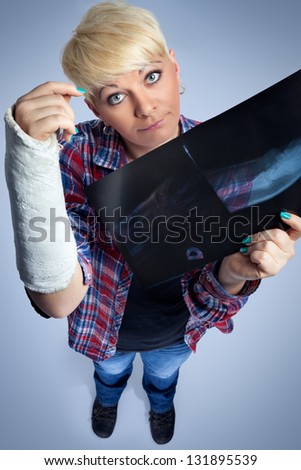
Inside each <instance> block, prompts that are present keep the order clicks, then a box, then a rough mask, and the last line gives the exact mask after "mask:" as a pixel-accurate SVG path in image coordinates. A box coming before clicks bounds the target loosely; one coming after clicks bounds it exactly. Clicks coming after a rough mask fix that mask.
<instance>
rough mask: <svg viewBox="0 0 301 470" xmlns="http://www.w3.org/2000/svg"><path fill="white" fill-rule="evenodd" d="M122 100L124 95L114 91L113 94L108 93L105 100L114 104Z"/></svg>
mask: <svg viewBox="0 0 301 470" xmlns="http://www.w3.org/2000/svg"><path fill="white" fill-rule="evenodd" d="M123 100H124V95H123V94H122V93H114V95H110V96H109V97H108V99H107V102H108V103H109V104H110V105H112V106H114V105H116V104H119V103H121V102H122V101H123Z"/></svg>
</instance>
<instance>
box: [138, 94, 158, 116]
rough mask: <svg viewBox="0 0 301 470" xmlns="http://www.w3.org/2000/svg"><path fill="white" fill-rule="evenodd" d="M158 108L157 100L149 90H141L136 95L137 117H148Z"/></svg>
mask: <svg viewBox="0 0 301 470" xmlns="http://www.w3.org/2000/svg"><path fill="white" fill-rule="evenodd" d="M155 109H156V101H155V99H154V97H153V96H152V95H151V93H149V92H148V91H147V90H144V91H140V92H139V93H137V95H136V96H135V115H136V116H137V117H142V118H143V117H148V116H151V114H152V113H153V112H154V111H155Z"/></svg>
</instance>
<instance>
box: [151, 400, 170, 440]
mask: <svg viewBox="0 0 301 470" xmlns="http://www.w3.org/2000/svg"><path fill="white" fill-rule="evenodd" d="M149 421H150V428H151V433H152V437H153V439H154V441H155V442H156V443H157V444H167V442H169V441H170V440H171V438H172V436H173V433H174V428H175V407H174V405H172V408H171V409H170V410H169V411H166V413H155V412H154V411H152V410H151V411H150V412H149Z"/></svg>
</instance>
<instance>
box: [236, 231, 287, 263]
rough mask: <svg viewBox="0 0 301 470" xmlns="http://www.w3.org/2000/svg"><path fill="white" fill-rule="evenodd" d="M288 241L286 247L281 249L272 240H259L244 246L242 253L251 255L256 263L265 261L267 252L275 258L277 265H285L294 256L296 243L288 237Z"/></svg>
mask: <svg viewBox="0 0 301 470" xmlns="http://www.w3.org/2000/svg"><path fill="white" fill-rule="evenodd" d="M287 240H288V243H287V244H286V245H285V247H284V248H285V249H281V248H280V247H279V246H278V245H277V244H276V243H274V242H273V241H270V240H264V241H262V242H257V243H255V244H254V245H250V246H248V247H243V248H242V249H241V253H242V254H243V255H244V256H249V257H250V259H251V261H252V262H254V263H257V264H258V263H261V262H264V259H265V256H266V254H268V255H269V257H270V258H271V259H272V260H273V262H274V263H275V265H278V266H283V265H284V264H286V262H287V261H288V260H289V259H290V258H292V257H293V256H294V244H293V242H292V241H291V240H289V238H288V237H287Z"/></svg>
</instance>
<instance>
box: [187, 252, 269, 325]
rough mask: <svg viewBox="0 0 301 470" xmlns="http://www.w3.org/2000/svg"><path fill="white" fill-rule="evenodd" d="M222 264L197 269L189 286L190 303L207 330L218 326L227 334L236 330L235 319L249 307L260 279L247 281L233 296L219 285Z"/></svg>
mask: <svg viewBox="0 0 301 470" xmlns="http://www.w3.org/2000/svg"><path fill="white" fill-rule="evenodd" d="M219 264H220V262H218V261H217V262H214V263H209V264H207V265H206V266H205V267H204V268H203V269H202V270H201V271H200V270H195V271H193V272H192V273H191V278H190V281H189V283H188V287H187V294H186V302H187V303H188V305H189V307H190V310H191V311H192V313H193V315H195V316H196V317H197V318H198V319H199V320H200V321H201V323H202V327H204V328H205V329H208V328H212V327H216V328H218V329H219V330H220V331H222V332H223V333H230V332H231V331H232V330H233V321H232V317H233V316H234V315H235V314H236V313H237V312H238V311H239V310H240V309H241V308H242V307H243V306H244V305H245V304H246V302H247V300H248V298H249V296H250V295H251V294H252V293H253V292H255V291H256V290H257V288H258V286H259V284H260V280H256V281H246V282H245V284H244V286H243V288H242V290H241V291H240V292H239V293H238V294H237V295H231V294H229V292H227V291H226V290H225V289H224V288H223V287H222V286H221V284H220V283H219V282H218V280H217V277H216V273H217V272H218V267H219Z"/></svg>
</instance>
